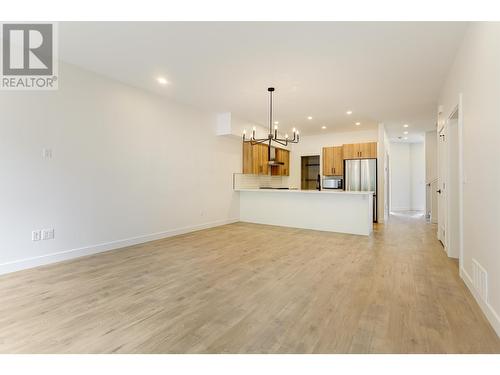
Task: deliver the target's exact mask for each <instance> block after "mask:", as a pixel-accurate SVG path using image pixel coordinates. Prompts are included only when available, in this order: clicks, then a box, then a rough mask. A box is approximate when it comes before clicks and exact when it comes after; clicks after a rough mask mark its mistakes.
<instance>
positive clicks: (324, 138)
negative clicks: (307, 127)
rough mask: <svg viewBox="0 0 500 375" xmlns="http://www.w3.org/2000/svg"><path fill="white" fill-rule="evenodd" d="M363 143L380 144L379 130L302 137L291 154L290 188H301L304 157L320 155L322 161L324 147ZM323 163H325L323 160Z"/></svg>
mask: <svg viewBox="0 0 500 375" xmlns="http://www.w3.org/2000/svg"><path fill="white" fill-rule="evenodd" d="M362 142H378V131H377V129H374V130H360V131H352V132H343V133H324V134H316V135H310V136H301V137H300V142H299V143H297V144H294V145H293V146H292V149H291V153H290V186H292V187H298V188H300V170H301V164H300V160H301V157H302V156H308V155H320V159H322V157H321V155H322V153H323V147H330V146H342V145H343V144H344V143H346V144H347V143H362ZM321 163H323V161H322V160H321ZM322 170H323V168H322V167H320V171H322Z"/></svg>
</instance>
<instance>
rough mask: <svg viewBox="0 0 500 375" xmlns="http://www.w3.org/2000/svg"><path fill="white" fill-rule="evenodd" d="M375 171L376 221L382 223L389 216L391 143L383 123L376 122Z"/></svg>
mask: <svg viewBox="0 0 500 375" xmlns="http://www.w3.org/2000/svg"><path fill="white" fill-rule="evenodd" d="M377 146H378V147H377V155H378V158H377V171H378V176H377V177H378V182H377V184H378V192H377V194H378V197H377V200H378V207H377V208H378V222H379V223H384V222H385V221H387V219H388V218H389V206H390V187H389V184H390V181H389V180H390V176H389V178H386V177H387V173H386V172H387V171H388V170H389V169H390V166H389V164H390V162H391V143H390V140H389V136H388V135H387V132H386V130H385V126H384V124H382V123H381V124H378V145H377Z"/></svg>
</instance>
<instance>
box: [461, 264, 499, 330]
mask: <svg viewBox="0 0 500 375" xmlns="http://www.w3.org/2000/svg"><path fill="white" fill-rule="evenodd" d="M460 277H461V278H462V280H463V281H464V283H465V285H466V286H467V288H469V290H470V292H471V293H472V295H473V296H474V299H475V300H476V302H477V303H478V305H479V307H480V308H481V310H482V311H483V313H484V315H486V319H488V321H489V322H490V324H491V326H492V327H493V329H494V330H495V332H496V333H497V336H498V337H500V316H499V315H498V314H497V312H496V311H495V309H494V308H493V307H492V306H491V305H490V304H489V303H488V302H487V301H485V300H483V299H482V298H481V296H480V295H479V294H478V293H477V292H476V290H475V289H474V285H473V284H472V278H471V277H470V275H469V274H468V273H467V271H466V270H465V269H464V268H463V267H460Z"/></svg>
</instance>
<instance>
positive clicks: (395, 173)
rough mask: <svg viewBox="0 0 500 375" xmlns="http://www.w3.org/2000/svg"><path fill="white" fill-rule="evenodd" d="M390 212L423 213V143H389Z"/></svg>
mask: <svg viewBox="0 0 500 375" xmlns="http://www.w3.org/2000/svg"><path fill="white" fill-rule="evenodd" d="M390 168H391V210H392V211H407V210H417V211H421V210H422V211H423V210H424V207H425V154H424V144H423V143H397V142H393V143H391V166H390Z"/></svg>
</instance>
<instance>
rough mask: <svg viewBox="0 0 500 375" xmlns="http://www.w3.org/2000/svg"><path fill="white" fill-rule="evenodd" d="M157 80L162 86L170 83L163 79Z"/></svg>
mask: <svg viewBox="0 0 500 375" xmlns="http://www.w3.org/2000/svg"><path fill="white" fill-rule="evenodd" d="M156 80H157V81H158V83H159V84H160V85H166V84H167V83H168V81H167V80H166V78H163V77H158V78H157V79H156Z"/></svg>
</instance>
